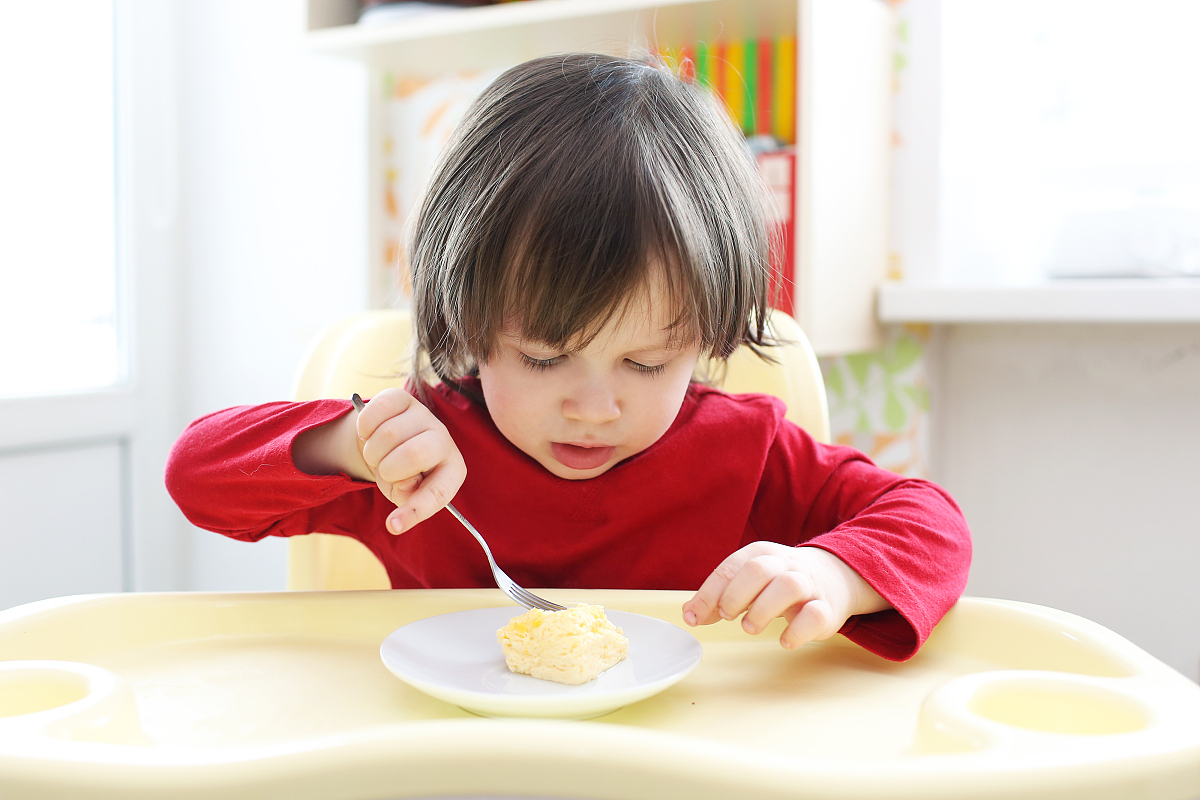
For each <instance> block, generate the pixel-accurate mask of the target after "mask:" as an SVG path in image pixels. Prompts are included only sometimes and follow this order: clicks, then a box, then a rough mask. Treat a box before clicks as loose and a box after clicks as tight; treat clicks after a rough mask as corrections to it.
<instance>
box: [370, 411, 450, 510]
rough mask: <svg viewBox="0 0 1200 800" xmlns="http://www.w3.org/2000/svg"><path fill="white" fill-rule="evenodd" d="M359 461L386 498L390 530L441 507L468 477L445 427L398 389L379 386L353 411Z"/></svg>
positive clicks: (429, 412)
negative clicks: (392, 506)
mask: <svg viewBox="0 0 1200 800" xmlns="http://www.w3.org/2000/svg"><path fill="white" fill-rule="evenodd" d="M357 431H358V445H359V449H360V450H361V451H362V457H363V461H365V462H366V465H367V468H368V469H370V470H371V474H372V475H373V477H374V478H375V483H376V485H378V486H379V490H380V491H381V492H383V494H384V496H385V497H387V499H389V500H391V501H392V502H393V503H395V504H396V510H395V511H393V512H391V513H390V514H388V518H387V526H388V530H389V531H390V532H391V533H403V532H404V531H406V530H408V529H409V528H411V527H412V526H414V525H416V524H417V523H418V522H421V521H423V520H426V519H429V518H430V517H432V516H433V515H434V514H436V513H437V512H438V511H441V510H442V509H443V508H444V507H445V506H446V504H447V503H449V502H450V501H451V500H452V499H453V498H454V495H455V494H457V493H458V489H459V487H461V486H462V484H463V481H464V480H466V478H467V465H466V464H465V463H464V462H463V457H462V453H460V452H459V451H458V447H457V446H456V445H455V444H454V440H453V439H452V438H450V433H449V431H447V430H446V426H445V425H443V424H442V423H441V421H440V420H438V418H437V417H435V416H434V415H433V413H432V412H431V411H430V410H429V409H427V408H426V407H425V406H423V405H421V403H419V402H418V401H417V399H416V398H414V397H413V396H412V395H410V394H409V393H408V392H406V391H404V390H403V389H384V390H383V391H382V392H380V393H379V394H377V395H375V397H374V398H372V399H371V402H369V403H367V405H366V407H365V408H363V410H362V411H361V412H360V413H359V415H358V421H357Z"/></svg>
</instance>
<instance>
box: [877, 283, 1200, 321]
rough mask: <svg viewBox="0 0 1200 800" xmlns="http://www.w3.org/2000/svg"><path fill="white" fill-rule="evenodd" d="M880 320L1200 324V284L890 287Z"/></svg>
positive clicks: (880, 301) (885, 292)
mask: <svg viewBox="0 0 1200 800" xmlns="http://www.w3.org/2000/svg"><path fill="white" fill-rule="evenodd" d="M878 315H879V320H880V321H881V322H885V323H891V322H932V323H947V324H957V323H986V322H1029V323H1032V322H1124V323H1179V322H1200V279H1187V278H1179V279H1168V278H1129V279H1113V280H1059V281H1048V282H1046V283H1040V284H1033V285H1026V286H931V285H909V284H905V283H901V282H890V283H885V284H884V285H883V286H882V287H881V288H880V290H879V297H878Z"/></svg>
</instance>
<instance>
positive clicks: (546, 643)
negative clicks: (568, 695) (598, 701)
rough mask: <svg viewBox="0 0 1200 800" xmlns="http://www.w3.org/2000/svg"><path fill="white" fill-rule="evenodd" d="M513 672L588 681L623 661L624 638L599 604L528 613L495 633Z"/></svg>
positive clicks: (569, 680) (558, 679)
mask: <svg viewBox="0 0 1200 800" xmlns="http://www.w3.org/2000/svg"><path fill="white" fill-rule="evenodd" d="M496 641H498V642H500V649H501V650H503V651H504V660H505V661H506V662H508V668H509V669H510V670H512V671H513V672H519V673H521V674H524V675H532V676H533V677H535V678H541V679H542V680H546V681H556V682H558V683H569V684H578V683H587V682H588V681H590V680H591V679H592V678H595V677H596V676H597V675H599V674H600V673H601V672H604V670H606V669H608V668H609V667H612V666H614V665H616V664H618V663H620V662H621V661H622V660H624V658H625V656H626V654H627V653H628V652H629V640H628V639H626V638H625V634H624V633H622V632H621V629H620V628H618V627H617V626H615V625H613V624H612V623H611V622H609V621H608V618H607V617H605V616H604V609H603V608H602V607H601V606H590V605H578V606H572V607H571V608H568V609H565V610H563V611H539V610H538V609H532V610H530V611H526V612H525V613H524V614H522V615H521V616H519V617H513V619H512V620H511V621H510V622H509V623H508V624H507V625H505V626H504V627H503V628H501V629H500V630H498V631H496Z"/></svg>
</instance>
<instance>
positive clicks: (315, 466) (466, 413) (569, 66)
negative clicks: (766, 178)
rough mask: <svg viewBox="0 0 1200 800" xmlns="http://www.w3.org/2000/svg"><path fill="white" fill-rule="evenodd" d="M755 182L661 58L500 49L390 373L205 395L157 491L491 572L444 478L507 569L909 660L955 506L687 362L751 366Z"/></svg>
mask: <svg viewBox="0 0 1200 800" xmlns="http://www.w3.org/2000/svg"><path fill="white" fill-rule="evenodd" d="M762 197H763V193H762V191H761V189H760V184H759V182H758V179H757V175H756V171H755V168H754V166H753V164H752V162H751V161H750V159H749V157H748V156H747V154H746V152H745V150H744V147H743V144H742V142H741V139H740V136H739V135H738V133H737V131H736V130H735V129H734V128H733V126H732V124H731V123H730V122H729V121H728V119H727V117H726V116H725V115H724V114H723V113H722V111H720V110H719V109H718V107H717V106H716V105H715V103H714V102H713V101H711V100H710V99H708V97H707V96H706V95H705V94H704V93H703V92H702V91H700V90H698V89H697V88H695V87H693V86H690V85H688V84H685V83H684V82H682V81H680V80H679V79H678V78H676V77H675V76H674V75H672V74H671V73H670V72H668V71H666V70H664V69H661V68H657V67H655V66H651V65H647V64H643V63H639V62H636V61H630V60H623V59H617V58H612V57H608V56H599V55H592V54H574V55H567V56H554V57H549V58H541V59H537V60H534V61H531V62H528V63H525V64H522V65H520V66H518V67H515V68H513V69H511V70H509V71H508V72H506V73H505V74H503V75H502V76H501V77H500V78H498V79H497V80H496V81H495V82H494V83H493V84H492V85H491V86H490V87H489V88H488V89H487V90H486V91H485V92H484V94H483V95H482V96H481V97H480V98H479V100H477V101H476V102H475V104H474V105H473V106H472V108H471V109H470V110H469V112H468V113H467V116H466V118H465V119H464V121H463V122H462V123H461V125H460V126H459V128H458V130H457V133H456V134H455V137H454V139H453V140H452V141H451V142H450V143H449V144H448V147H447V150H446V152H445V154H444V156H443V158H442V160H441V163H440V164H439V166H438V168H437V170H436V172H435V174H434V177H433V179H432V182H431V185H430V187H429V189H428V191H427V195H426V197H425V199H424V202H423V205H422V207H421V209H420V212H419V214H418V216H417V218H416V220H415V225H414V228H413V231H412V236H411V245H410V257H409V262H410V263H409V267H410V269H411V271H412V280H413V288H414V297H413V312H414V319H415V323H416V336H417V357H416V359H415V361H414V364H415V365H416V367H415V374H416V378H415V379H414V380H412V381H411V382H410V383H409V384H408V388H409V389H410V390H411V393H410V392H409V391H403V390H400V389H389V390H387V391H384V392H381V393H380V394H379V395H377V396H376V397H374V398H372V399H371V400H370V402H369V403H368V404H367V406H366V408H365V409H364V410H363V411H362V412H361V414H359V413H353V412H352V408H351V403H350V401H349V399H345V400H319V401H314V402H305V403H286V402H280V403H269V404H266V405H263V406H258V407H238V408H232V409H228V410H225V411H220V412H217V413H214V414H211V415H208V416H206V417H203V418H201V419H199V420H197V421H196V422H194V423H193V424H192V425H191V426H190V427H189V428H188V429H187V431H186V432H185V433H184V434H183V435H182V436H181V437H180V439H179V441H178V442H177V444H176V446H175V448H174V450H173V452H172V454H171V458H170V461H169V464H168V468H167V486H168V489H169V490H170V492H171V494H172V496H173V497H174V498H175V500H176V502H178V504H179V506H180V507H181V508H182V509H183V511H184V513H185V514H186V515H187V517H188V518H189V519H190V520H191V521H192V522H194V523H195V524H197V525H199V526H202V527H205V528H208V529H211V530H214V531H217V532H219V533H223V534H225V535H227V536H230V537H233V538H236V539H242V540H246V541H254V540H258V539H261V538H262V537H264V536H292V535H296V534H306V533H310V532H313V531H321V532H324V533H335V534H342V535H345V536H351V537H353V538H355V539H358V540H359V541H361V542H362V543H363V544H365V545H366V546H367V547H368V548H369V549H370V550H371V551H372V552H373V553H374V554H375V555H376V556H378V558H379V559H380V561H382V563H383V564H384V566H385V567H386V569H387V572H388V575H389V577H390V579H391V583H392V586H393V587H395V588H419V587H436V588H448V587H474V586H482V587H486V586H494V582H493V580H492V575H491V573H490V572H489V570H488V565H487V561H486V559H485V558H484V556H483V553H482V551H481V550H480V549H479V547H478V545H477V544H476V543H475V542H474V541H473V540H472V539H471V538H470V536H469V534H467V533H466V531H464V530H463V529H462V528H461V527H460V525H459V523H458V522H457V521H456V520H455V519H454V518H453V517H452V516H451V515H450V514H449V513H448V512H446V511H444V510H443V509H444V506H445V505H446V503H448V502H449V501H450V500H451V499H453V500H454V503H455V506H456V507H457V508H458V509H459V510H460V511H461V512H462V513H463V514H464V515H465V516H466V517H467V518H468V519H470V520H471V521H472V522H473V523H474V524H475V526H476V527H477V528H478V529H479V530H480V531H481V532H482V533H483V535H484V536H485V537H486V538H487V540H488V542H489V544H490V546H491V548H492V551H493V552H494V554H495V557H496V560H497V562H498V563H500V564H501V565H502V566H503V568H504V570H505V571H506V572H507V573H508V574H509V575H510V576H511V577H512V578H513V579H514V580H515V581H517V582H518V583H520V584H522V585H524V586H527V587H530V588H534V589H536V588H538V587H571V588H616V589H642V588H648V589H685V590H697V591H696V594H695V595H694V596H693V597H692V598H691V599H690V600H688V601H687V603H685V604H684V606H683V609H682V613H683V618H684V620H685V621H686V622H687V624H689V625H704V624H708V623H712V622H715V621H717V620H718V619H722V618H724V619H735V618H737V617H739V616H740V617H741V625H742V627H743V628H745V629H746V630H747V631H749V632H751V633H758V632H760V631H762V630H763V628H764V627H766V625H767V624H768V623H769V622H770V621H771V620H772V619H774V618H775V617H779V616H782V617H785V618H786V619H787V620H788V624H787V627H786V630H785V631H784V633H783V635H782V637H781V640H780V641H781V644H782V645H783V646H784V647H787V648H794V647H798V646H800V645H801V644H803V643H805V642H807V641H811V640H816V639H824V638H827V637H829V636H831V635H833V634H834V633H836V632H839V631H840V632H841V633H843V634H845V635H846V636H847V637H849V638H850V639H852V640H854V641H856V642H858V643H859V644H861V645H862V646H864V647H866V648H868V649H869V650H871V651H873V652H876V653H878V654H880V655H882V656H884V657H887V658H891V659H905V658H908V657H910V656H912V655H913V654H914V653H915V652H916V651H917V649H918V648H919V647H920V645H921V643H922V642H923V641H924V640H925V638H926V637H927V636H928V635H929V632H930V630H931V629H932V628H933V626H934V625H935V624H936V623H937V621H938V620H939V619H941V617H942V615H943V614H944V613H945V612H946V610H947V609H948V608H949V607H950V606H951V605H953V603H954V602H955V600H957V598H958V597H959V595H960V593H961V592H962V590H963V587H964V584H965V583H966V576H967V567H968V563H969V560H970V537H969V534H968V532H967V526H966V524H965V522H964V520H963V517H962V515H961V513H960V512H959V510H958V508H957V506H956V505H955V504H954V502H953V501H952V500H951V499H950V498H949V497H948V496H947V495H946V494H945V493H944V492H943V491H942V490H941V489H939V488H938V487H936V486H934V485H932V484H930V483H927V482H924V481H920V480H913V479H906V478H902V477H900V476H897V475H895V474H892V473H890V472H887V471H884V470H881V469H879V468H877V467H875V466H874V465H873V464H871V463H870V461H868V460H867V459H866V458H865V457H864V456H863V455H861V454H860V453H858V452H855V451H853V450H851V449H849V448H845V447H834V446H827V445H822V444H819V443H817V442H815V441H814V440H813V439H811V438H810V437H809V436H808V435H807V434H806V433H805V432H804V431H803V430H801V429H799V428H798V427H796V426H795V425H793V424H792V423H790V422H789V421H787V420H785V419H784V416H783V413H784V408H783V405H782V403H781V402H780V401H778V400H776V399H774V398H770V397H766V396H762V395H740V396H734V395H728V394H725V393H723V392H721V391H718V390H716V389H713V388H709V387H707V386H705V385H702V384H701V383H698V382H696V381H695V380H693V372H694V370H695V368H696V365H697V361H698V360H699V359H700V357H701V356H712V357H716V358H718V359H721V358H725V357H727V356H729V355H730V354H731V353H733V352H734V350H735V349H736V348H738V347H739V346H742V345H749V346H751V347H754V348H755V349H757V350H759V352H760V353H763V354H766V355H767V356H768V357H769V351H770V345H771V339H770V335H769V332H768V331H767V330H766V329H765V320H766V318H767V312H768V299H767V296H766V295H767V289H766V287H767V285H768V258H767V234H766V227H765V223H764V213H763V207H762ZM422 365H425V366H424V367H422ZM422 370H424V371H422ZM429 372H432V375H430V374H428V373H429Z"/></svg>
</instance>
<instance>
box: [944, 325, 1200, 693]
mask: <svg viewBox="0 0 1200 800" xmlns="http://www.w3.org/2000/svg"><path fill="white" fill-rule="evenodd" d="M929 358H930V370H931V373H932V374H933V375H934V380H933V386H932V387H931V388H932V415H931V424H932V428H933V430H932V434H931V441H932V448H933V452H932V457H931V468H932V473H933V474H932V477H933V478H934V479H935V480H936V481H938V482H939V483H941V484H942V485H944V486H945V487H946V488H947V489H948V490H949V491H950V492H951V493H952V494H953V495H954V496H955V498H956V499H957V500H958V501H959V503H960V504H961V505H962V507H963V510H964V512H965V513H966V516H967V520H968V522H969V523H970V525H971V529H972V533H973V536H974V541H975V557H974V562H973V565H972V574H971V579H970V583H969V584H968V586H967V592H968V594H972V595H977V596H985V597H1002V598H1006V599H1012V600H1024V601H1028V602H1033V603H1039V604H1042V605H1047V606H1052V607H1055V608H1060V609H1063V610H1065V611H1070V612H1073V613H1076V614H1080V615H1081V616H1084V617H1087V618H1089V619H1092V620H1094V621H1096V622H1099V623H1101V624H1102V625H1105V626H1106V627H1109V628H1111V629H1112V630H1115V631H1116V632H1118V633H1120V634H1122V635H1123V636H1125V637H1126V638H1128V639H1130V640H1132V641H1133V642H1134V643H1135V644H1137V645H1139V646H1141V647H1142V648H1144V649H1146V650H1148V651H1149V652H1150V653H1152V654H1153V655H1155V656H1157V657H1158V658H1160V659H1162V660H1163V661H1165V662H1167V663H1168V664H1170V665H1171V666H1172V667H1174V668H1175V669H1177V670H1179V671H1180V672H1182V673H1183V674H1185V675H1187V676H1189V677H1191V678H1192V679H1194V680H1195V679H1200V580H1198V577H1200V466H1198V464H1200V325H1115V324H1114V325H1101V324H1089V325H1084V324H1060V325H1048V324H1043V325H1020V324H1014V325H961V326H950V327H946V328H943V329H940V330H938V331H937V334H936V336H935V339H934V345H933V346H932V348H931V352H930V353H929Z"/></svg>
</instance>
